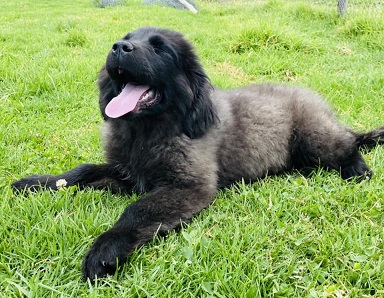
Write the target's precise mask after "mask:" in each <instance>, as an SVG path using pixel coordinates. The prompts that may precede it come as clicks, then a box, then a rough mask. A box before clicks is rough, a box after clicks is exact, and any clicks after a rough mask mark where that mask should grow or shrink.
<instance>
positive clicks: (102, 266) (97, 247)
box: [83, 183, 216, 281]
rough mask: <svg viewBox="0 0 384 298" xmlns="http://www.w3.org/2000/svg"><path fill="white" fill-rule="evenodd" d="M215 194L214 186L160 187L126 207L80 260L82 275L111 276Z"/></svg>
mask: <svg viewBox="0 0 384 298" xmlns="http://www.w3.org/2000/svg"><path fill="white" fill-rule="evenodd" d="M215 193H216V186H215V185H207V183H201V184H200V183H195V184H194V185H193V186H191V187H186V188H169V187H161V188H157V189H155V190H154V191H153V192H150V193H149V194H148V195H147V196H146V197H144V198H143V199H141V200H138V201H136V202H135V203H133V204H131V205H130V206H128V207H127V208H126V209H125V211H124V213H123V214H122V216H121V217H120V219H119V220H118V221H117V223H116V224H115V225H114V226H113V227H112V228H111V229H110V230H108V231H107V232H105V233H104V234H102V235H100V236H99V237H98V238H97V239H96V241H95V242H94V244H93V245H92V247H91V249H90V250H89V251H88V253H87V254H86V256H85V258H84V261H83V274H84V277H85V278H89V279H90V280H91V281H93V280H94V278H95V277H98V278H100V277H104V276H106V275H107V274H113V273H114V272H115V271H116V269H117V266H118V265H122V264H123V263H124V262H125V261H126V260H127V258H128V256H129V255H130V254H131V253H132V252H133V251H134V249H135V248H136V247H138V246H141V245H142V244H143V243H145V242H147V241H149V240H151V239H152V238H153V236H154V234H155V233H156V232H157V231H159V232H161V233H164V232H167V231H169V230H172V229H175V228H176V227H178V226H180V224H181V222H185V221H188V220H189V219H191V217H192V216H193V215H195V214H196V213H198V212H199V211H200V210H201V209H203V208H205V207H206V206H207V205H208V204H209V203H210V202H211V200H212V199H213V197H214V195H215Z"/></svg>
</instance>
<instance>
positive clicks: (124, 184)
mask: <svg viewBox="0 0 384 298" xmlns="http://www.w3.org/2000/svg"><path fill="white" fill-rule="evenodd" d="M118 169H119V168H118V167H116V166H115V165H112V164H100V165H96V164H81V165H79V166H77V167H75V168H73V169H72V170H70V171H68V172H64V173H62V174H59V175H32V176H29V177H25V178H22V179H20V180H18V181H15V182H14V183H12V188H13V190H14V191H31V192H35V191H38V190H41V189H51V190H57V189H59V188H60V186H63V187H69V186H73V185H77V186H79V187H80V188H86V187H92V188H97V189H104V188H109V189H111V190H112V191H113V192H124V193H128V192H132V189H133V185H132V183H130V182H129V180H127V179H126V177H125V176H123V174H121V173H120V172H119V170H118Z"/></svg>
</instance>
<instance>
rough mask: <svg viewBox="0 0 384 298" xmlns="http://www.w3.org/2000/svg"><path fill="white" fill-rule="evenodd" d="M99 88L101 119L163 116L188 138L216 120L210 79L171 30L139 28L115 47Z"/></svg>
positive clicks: (190, 47) (196, 134) (180, 39)
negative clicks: (167, 115) (178, 124)
mask: <svg viewBox="0 0 384 298" xmlns="http://www.w3.org/2000/svg"><path fill="white" fill-rule="evenodd" d="M99 87H100V108H101V112H102V114H103V116H104V118H105V119H108V118H122V119H134V117H137V116H139V117H151V116H153V115H154V114H160V113H168V114H169V115H172V117H174V118H175V120H176V121H177V122H179V123H180V125H181V126H182V132H183V133H185V134H186V135H187V136H189V137H191V138H196V137H199V136H201V135H202V134H204V132H205V131H206V130H207V129H208V128H209V127H210V126H211V125H212V124H214V123H215V121H216V113H215V110H214V107H213V106H212V102H211V99H210V95H211V89H212V88H211V84H210V82H209V79H208V77H207V75H206V74H205V72H204V70H203V68H202V66H201V64H200V63H199V59H198V57H197V56H196V54H195V52H194V49H193V47H192V45H191V44H190V43H189V42H188V41H186V40H185V39H184V37H183V36H182V35H181V34H180V33H178V32H175V31H172V30H167V29H160V28H153V27H143V28H140V29H138V30H136V31H133V32H131V33H129V34H127V35H126V36H124V37H123V38H122V39H120V40H119V41H117V42H116V43H114V44H113V46H112V49H111V50H110V52H109V54H108V56H107V61H106V64H105V67H103V69H102V70H101V73H100V78H99Z"/></svg>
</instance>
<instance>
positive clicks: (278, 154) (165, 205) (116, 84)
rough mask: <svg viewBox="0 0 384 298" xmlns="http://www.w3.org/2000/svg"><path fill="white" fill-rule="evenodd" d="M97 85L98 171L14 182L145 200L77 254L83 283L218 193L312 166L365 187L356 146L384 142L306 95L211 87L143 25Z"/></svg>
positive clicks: (181, 42) (116, 49) (179, 48)
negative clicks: (101, 156) (100, 123)
mask: <svg viewBox="0 0 384 298" xmlns="http://www.w3.org/2000/svg"><path fill="white" fill-rule="evenodd" d="M99 89H100V99H99V103H100V110H101V114H102V116H103V118H104V120H105V124H104V142H105V153H106V163H105V164H100V165H94V164H82V165H79V166H77V167H76V168H74V169H72V170H70V171H68V172H65V173H63V174H60V175H33V176H30V177H26V178H23V179H21V180H19V181H16V182H15V183H13V185H12V186H13V189H14V190H16V191H23V190H29V191H36V190H38V189H54V190H55V189H58V188H60V186H61V185H66V186H71V185H77V186H79V187H80V188H85V187H91V188H97V189H100V188H106V189H110V190H111V191H113V192H120V193H128V194H130V193H132V192H138V193H146V194H145V196H143V197H142V198H141V199H139V200H138V201H136V202H135V203H133V204H131V205H129V206H128V207H127V208H126V209H125V211H124V212H123V214H122V215H121V217H120V218H119V220H118V221H117V222H116V224H115V225H114V226H113V227H112V228H111V229H109V230H108V231H106V232H105V233H103V234H102V235H100V236H99V237H98V238H97V239H96V241H95V242H94V243H93V245H92V247H91V248H90V250H89V251H88V253H87V254H86V256H85V258H84V261H83V273H84V276H85V278H89V279H90V280H91V281H93V280H94V279H95V277H98V278H100V277H104V276H105V275H107V274H113V273H114V272H115V271H116V269H117V264H118V265H122V264H123V263H124V262H126V260H127V258H128V257H129V255H130V254H131V253H132V252H133V251H134V249H135V248H137V247H139V246H141V245H142V244H143V243H145V242H146V241H149V240H150V239H151V238H152V237H153V236H154V234H155V233H161V234H162V233H165V232H168V231H170V230H172V229H175V228H177V227H179V226H180V224H181V222H187V221H188V220H190V219H191V217H193V216H194V215H195V214H196V213H198V212H199V211H200V210H202V209H203V208H205V207H207V206H208V205H209V203H210V202H212V200H213V198H214V197H215V194H216V192H217V190H218V189H219V188H222V187H226V186H228V185H230V184H232V183H234V182H236V181H239V180H241V179H244V180H245V181H255V180H257V179H260V178H263V177H265V176H266V175H269V174H276V173H281V172H284V171H288V170H291V169H301V168H304V167H305V168H316V167H319V166H320V167H323V168H326V169H333V170H337V171H339V172H340V174H341V177H342V178H344V179H347V180H349V179H353V178H356V179H359V180H361V179H369V178H370V177H371V175H372V172H371V170H370V168H369V167H368V166H367V165H366V164H365V162H364V160H363V158H362V155H361V154H360V152H359V150H358V149H359V148H360V147H372V146H375V145H376V144H378V143H379V144H383V143H384V127H381V128H378V129H376V130H373V131H371V132H368V133H358V132H354V131H353V130H351V129H350V128H347V127H345V126H343V125H342V124H340V122H339V121H338V120H337V119H336V118H335V116H334V115H333V114H332V112H331V111H330V109H329V107H328V106H327V105H326V104H325V103H324V102H323V100H322V99H321V98H320V97H319V96H318V95H316V94H314V93H313V92H311V91H309V90H306V89H302V88H296V87H288V86H282V85H254V86H249V87H245V88H239V89H234V90H230V91H222V90H219V89H216V88H213V87H212V85H211V83H210V80H209V78H208V77H207V75H206V74H205V72H204V70H203V68H202V66H201V64H200V62H199V59H198V57H197V56H196V54H195V52H194V49H193V47H192V45H191V44H190V43H189V42H188V41H186V40H185V39H184V37H183V36H182V35H181V34H180V33H177V32H174V31H171V30H167V29H159V28H153V27H144V28H140V29H138V30H136V31H134V32H131V33H129V34H127V35H125V36H124V37H123V38H122V39H121V40H119V41H117V42H116V43H115V44H113V46H112V49H111V51H110V52H109V54H108V56H107V60H106V64H105V66H104V67H103V68H102V69H101V71H100V75H99Z"/></svg>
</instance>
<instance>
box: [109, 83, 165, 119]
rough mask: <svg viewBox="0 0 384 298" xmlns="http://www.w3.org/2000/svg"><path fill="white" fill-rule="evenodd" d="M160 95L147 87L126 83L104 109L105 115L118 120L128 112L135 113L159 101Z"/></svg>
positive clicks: (154, 89)
mask: <svg viewBox="0 0 384 298" xmlns="http://www.w3.org/2000/svg"><path fill="white" fill-rule="evenodd" d="M160 97H161V96H160V93H159V91H158V90H157V89H156V88H153V87H151V86H148V85H138V84H136V83H127V84H125V85H123V86H122V89H121V92H120V94H119V95H117V96H116V97H114V98H113V99H112V100H111V101H110V102H109V103H108V104H107V106H106V107H105V114H106V115H107V116H108V117H110V118H119V117H121V116H123V115H125V114H128V113H129V112H133V113H137V112H139V111H141V110H143V109H145V108H148V107H151V106H153V105H155V104H157V103H158V102H159V101H160Z"/></svg>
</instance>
